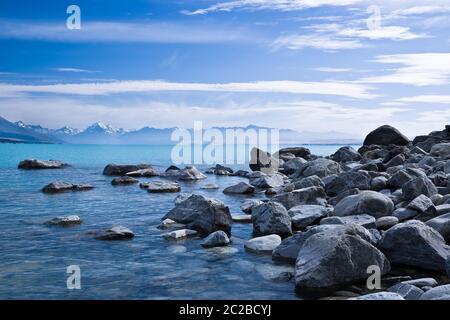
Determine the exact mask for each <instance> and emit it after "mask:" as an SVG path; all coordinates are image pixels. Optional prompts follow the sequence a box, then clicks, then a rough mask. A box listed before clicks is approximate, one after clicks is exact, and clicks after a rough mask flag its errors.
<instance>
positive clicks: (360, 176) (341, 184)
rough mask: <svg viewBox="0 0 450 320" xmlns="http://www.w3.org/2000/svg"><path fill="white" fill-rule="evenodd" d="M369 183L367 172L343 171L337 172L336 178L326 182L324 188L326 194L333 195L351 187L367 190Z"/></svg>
mask: <svg viewBox="0 0 450 320" xmlns="http://www.w3.org/2000/svg"><path fill="white" fill-rule="evenodd" d="M369 184H370V176H369V174H368V173H367V172H363V171H356V172H344V173H341V174H339V175H338V176H337V177H336V179H333V180H332V181H331V182H330V183H328V184H326V186H325V190H326V192H327V194H328V195H330V196H332V197H334V196H337V195H338V194H340V193H342V192H346V191H348V190H351V189H355V188H357V189H359V190H368V189H369Z"/></svg>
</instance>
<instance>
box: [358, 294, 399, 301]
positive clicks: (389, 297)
mask: <svg viewBox="0 0 450 320" xmlns="http://www.w3.org/2000/svg"><path fill="white" fill-rule="evenodd" d="M349 300H405V299H404V298H403V297H402V296H401V295H399V294H398V293H395V292H377V293H371V294H366V295H364V296H359V297H356V298H350V299H349Z"/></svg>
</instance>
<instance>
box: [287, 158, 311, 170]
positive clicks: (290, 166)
mask: <svg viewBox="0 0 450 320" xmlns="http://www.w3.org/2000/svg"><path fill="white" fill-rule="evenodd" d="M306 163H308V161H306V160H305V159H303V158H294V159H291V160H289V161H287V162H286V163H284V164H283V173H285V174H291V173H294V172H296V171H299V170H302V169H303V166H304V165H305V164H306Z"/></svg>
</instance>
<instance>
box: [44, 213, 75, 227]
mask: <svg viewBox="0 0 450 320" xmlns="http://www.w3.org/2000/svg"><path fill="white" fill-rule="evenodd" d="M45 224H46V225H49V226H62V227H66V226H73V225H78V224H81V219H80V217H79V216H77V215H70V216H64V217H56V218H53V219H51V220H49V221H46V222H45Z"/></svg>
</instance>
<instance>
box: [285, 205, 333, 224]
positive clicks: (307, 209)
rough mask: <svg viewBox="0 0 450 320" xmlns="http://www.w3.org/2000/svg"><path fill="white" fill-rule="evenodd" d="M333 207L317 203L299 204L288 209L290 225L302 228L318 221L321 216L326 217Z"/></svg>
mask: <svg viewBox="0 0 450 320" xmlns="http://www.w3.org/2000/svg"><path fill="white" fill-rule="evenodd" d="M332 212H333V209H331V208H327V207H324V206H319V205H308V204H305V205H299V206H295V207H293V208H291V209H289V211H288V214H289V216H291V221H292V226H293V227H294V228H296V229H303V228H306V227H307V226H309V225H311V224H314V223H315V222H318V221H319V220H320V219H322V218H323V217H327V216H328V215H330V214H331V213H332Z"/></svg>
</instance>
